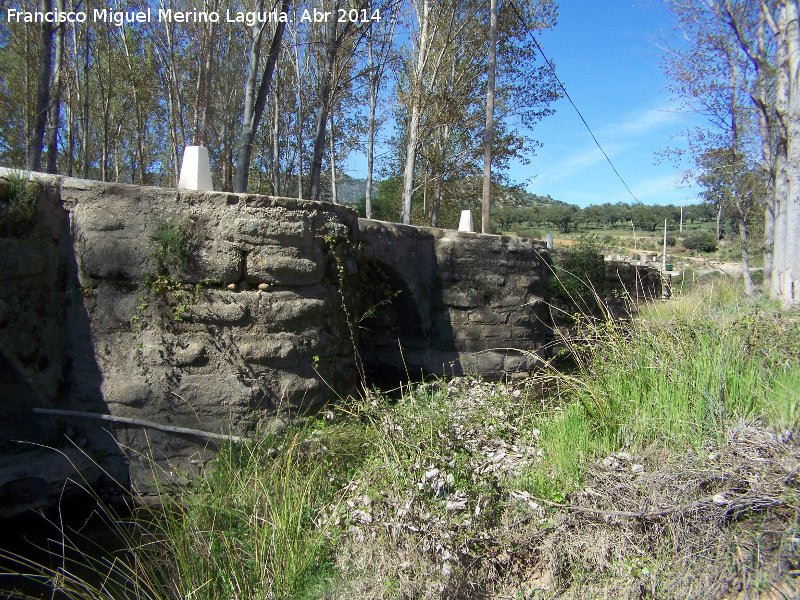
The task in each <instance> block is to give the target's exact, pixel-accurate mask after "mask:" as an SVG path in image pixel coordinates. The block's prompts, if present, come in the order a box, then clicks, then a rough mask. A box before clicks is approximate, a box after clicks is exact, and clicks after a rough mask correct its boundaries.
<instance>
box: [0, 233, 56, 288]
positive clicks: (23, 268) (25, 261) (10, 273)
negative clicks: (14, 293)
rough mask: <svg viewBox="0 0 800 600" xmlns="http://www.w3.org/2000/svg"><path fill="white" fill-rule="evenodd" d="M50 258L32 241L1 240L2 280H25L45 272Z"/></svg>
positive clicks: (0, 277)
mask: <svg viewBox="0 0 800 600" xmlns="http://www.w3.org/2000/svg"><path fill="white" fill-rule="evenodd" d="M47 265H48V257H47V254H46V252H45V251H44V249H43V248H41V247H39V246H34V245H32V244H31V242H30V240H14V239H0V279H2V280H5V281H8V280H11V279H24V278H27V277H35V276H37V275H41V274H42V273H44V272H45V270H46V269H47Z"/></svg>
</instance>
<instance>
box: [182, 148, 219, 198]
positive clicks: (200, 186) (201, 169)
mask: <svg viewBox="0 0 800 600" xmlns="http://www.w3.org/2000/svg"><path fill="white" fill-rule="evenodd" d="M178 187H179V188H181V189H184V190H200V191H205V192H211V191H214V186H213V184H212V183H211V163H210V162H209V160H208V148H206V147H205V146H186V148H184V149H183V164H182V165H181V177H180V179H179V180H178Z"/></svg>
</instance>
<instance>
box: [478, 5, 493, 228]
mask: <svg viewBox="0 0 800 600" xmlns="http://www.w3.org/2000/svg"><path fill="white" fill-rule="evenodd" d="M489 4H490V9H489V10H490V13H491V14H490V23H489V64H488V66H487V71H488V72H487V76H488V77H487V78H488V82H487V86H486V133H485V136H484V138H483V198H482V201H481V221H482V223H481V231H482V232H483V233H492V226H491V222H490V220H489V205H490V204H491V199H492V144H493V143H494V72H495V64H496V62H497V0H491V1H490V3H489Z"/></svg>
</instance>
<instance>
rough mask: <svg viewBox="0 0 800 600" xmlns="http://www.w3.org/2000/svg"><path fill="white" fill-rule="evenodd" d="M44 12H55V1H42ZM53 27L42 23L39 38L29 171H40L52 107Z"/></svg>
mask: <svg viewBox="0 0 800 600" xmlns="http://www.w3.org/2000/svg"><path fill="white" fill-rule="evenodd" d="M42 12H43V13H52V12H53V0H42ZM52 45H53V26H52V25H51V24H50V23H42V24H41V29H40V37H39V71H38V80H37V85H36V113H35V116H34V120H33V130H32V131H31V141H30V145H29V152H28V165H27V169H28V170H29V171H39V170H40V168H41V165H42V143H43V141H44V128H45V125H46V124H47V111H48V108H49V106H50V73H51V69H52V59H53V54H52Z"/></svg>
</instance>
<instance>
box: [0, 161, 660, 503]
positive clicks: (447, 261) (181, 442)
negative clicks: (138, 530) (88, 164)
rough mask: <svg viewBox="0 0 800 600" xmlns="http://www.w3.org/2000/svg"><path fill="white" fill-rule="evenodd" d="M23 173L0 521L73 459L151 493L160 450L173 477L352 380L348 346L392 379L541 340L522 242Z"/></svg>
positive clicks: (478, 360) (449, 369)
mask: <svg viewBox="0 0 800 600" xmlns="http://www.w3.org/2000/svg"><path fill="white" fill-rule="evenodd" d="M9 175H11V172H9V171H7V170H0V176H9ZM34 180H35V182H36V189H35V190H33V191H35V193H36V194H37V196H38V201H37V208H36V213H35V215H33V216H32V217H31V215H29V214H24V211H20V210H17V209H15V208H14V206H13V205H12V204H10V203H9V202H8V200H7V199H4V198H2V197H0V284H2V288H3V292H2V294H1V295H0V414H1V415H2V420H1V421H0V423H1V424H0V518H2V517H4V516H9V515H12V514H15V513H17V512H19V511H20V510H23V509H27V508H31V507H34V508H36V507H40V506H47V505H49V504H51V503H52V502H53V500H54V499H56V498H58V497H59V495H60V494H61V492H62V484H63V481H64V480H65V478H66V477H70V476H73V477H74V475H75V473H74V471H75V469H76V468H77V469H79V470H80V471H81V472H82V475H83V477H85V478H86V481H87V482H88V483H90V484H91V485H93V486H95V487H97V488H98V489H99V490H100V491H101V492H104V493H113V492H114V491H115V490H116V491H121V488H126V487H128V486H129V485H130V484H131V483H133V485H136V486H137V487H138V488H139V489H140V490H142V491H147V490H148V489H150V488H149V485H150V484H149V483H148V480H149V477H150V476H151V474H152V470H151V463H150V462H149V461H150V459H151V458H152V459H154V460H155V461H156V464H158V465H159V466H160V467H163V470H162V471H160V473H161V475H160V476H161V477H162V478H163V479H165V480H167V481H172V482H174V483H178V484H180V483H181V482H182V481H184V477H185V475H186V474H191V473H193V472H197V470H202V469H203V468H204V465H206V463H207V462H208V461H209V460H211V459H213V457H214V450H215V448H216V444H218V443H219V439H220V437H222V438H224V437H225V436H231V435H233V436H257V435H260V434H261V433H262V432H264V431H268V430H274V429H276V428H278V429H279V428H281V427H282V426H283V423H284V421H285V419H286V417H287V416H289V415H297V414H301V413H303V412H305V411H309V410H312V409H314V408H315V407H318V406H320V405H322V404H324V403H325V402H327V401H329V400H330V399H332V398H335V397H337V396H339V397H343V396H345V395H347V394H348V393H357V386H358V380H359V368H358V361H357V358H359V357H360V359H361V361H363V366H364V371H365V373H366V376H367V380H368V381H367V382H368V383H370V382H380V383H384V384H386V385H395V384H396V383H397V382H398V381H400V380H401V379H405V378H407V377H412V378H415V377H418V376H423V375H431V374H433V375H442V374H453V373H456V374H457V373H475V374H479V375H486V376H493V377H498V376H502V375H504V374H521V375H524V374H525V373H527V372H528V371H529V370H530V369H531V368H532V367H533V366H534V364H535V363H536V362H537V361H538V360H540V357H543V356H545V355H546V353H547V346H548V344H549V343H550V341H551V340H552V338H553V325H552V323H553V322H552V318H551V315H550V308H549V306H548V303H547V301H546V298H547V289H548V281H549V275H550V272H551V270H550V267H549V261H550V257H549V255H548V253H547V251H546V250H545V249H544V248H543V246H542V245H540V244H539V243H537V242H534V241H531V240H526V239H521V238H510V237H503V236H487V235H481V234H473V233H458V232H453V231H445V230H441V229H430V228H419V227H408V226H402V225H396V224H389V223H382V222H377V221H368V220H359V219H358V218H357V215H356V213H355V212H354V211H353V210H351V209H348V208H346V207H343V206H336V205H332V204H327V203H321V202H309V201H298V200H293V199H287V198H272V197H266V196H258V195H249V194H230V193H220V192H191V191H184V190H180V191H178V190H174V189H162V188H153V187H138V186H131V185H123V184H114V183H100V182H95V181H86V180H79V179H73V178H67V177H59V176H49V175H41V174H35V176H34ZM620 268H623V267H620ZM624 268H628V267H627V266H625V267H624ZM616 276H618V274H617V275H616ZM640 279H641V278H640V276H639V275H636V276H635V277H634V280H635V281H639V280H640ZM645 279H646V278H645ZM43 446H47V447H49V448H53V449H56V450H57V451H58V452H55V451H53V450H49V449H46V448H43ZM121 449H122V450H121ZM100 467H102V469H101V468H100Z"/></svg>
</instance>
